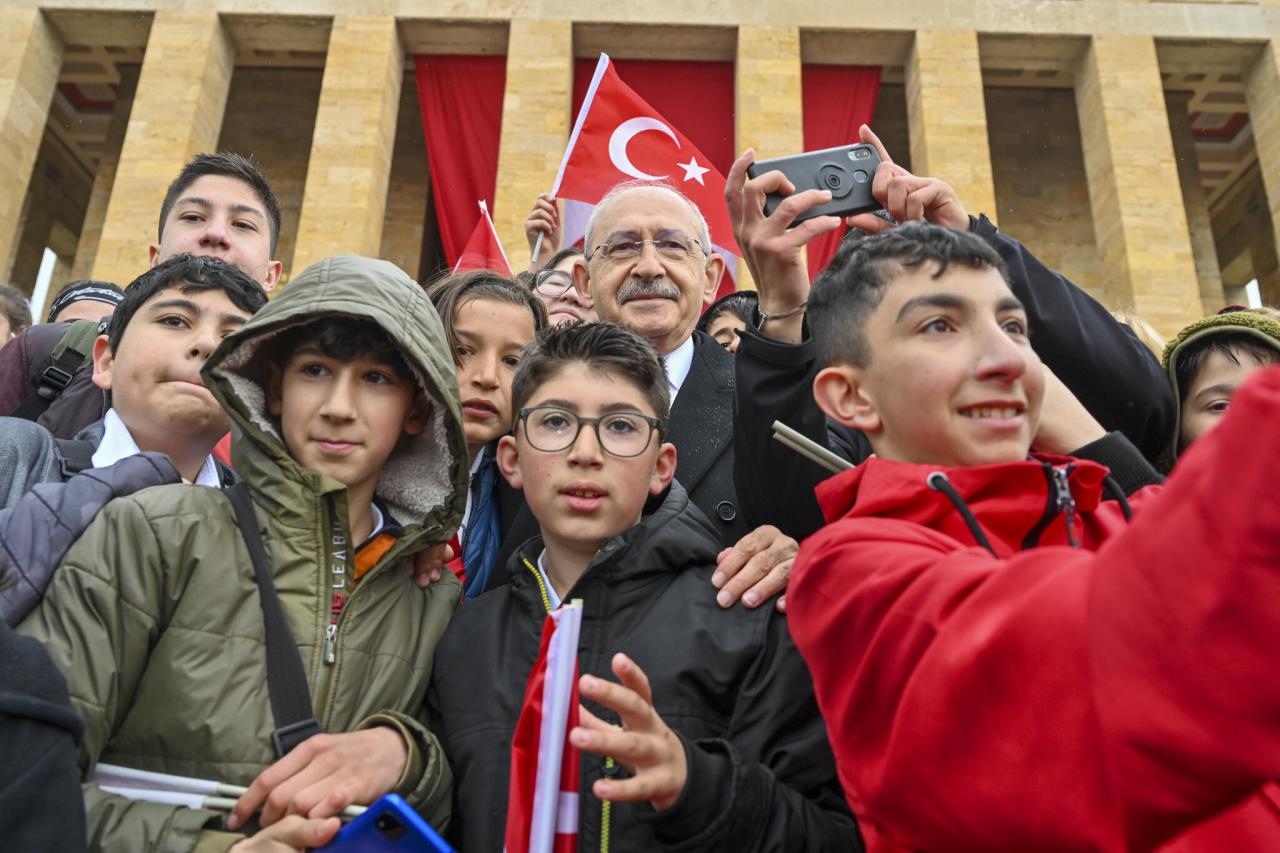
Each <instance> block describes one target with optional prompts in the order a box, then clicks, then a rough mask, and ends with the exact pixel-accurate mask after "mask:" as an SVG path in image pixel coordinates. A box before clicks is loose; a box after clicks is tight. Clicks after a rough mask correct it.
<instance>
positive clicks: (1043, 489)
mask: <svg viewBox="0 0 1280 853" xmlns="http://www.w3.org/2000/svg"><path fill="white" fill-rule="evenodd" d="M1055 468H1056V469H1060V470H1061V469H1065V470H1066V471H1067V480H1068V483H1069V485H1070V488H1071V496H1072V498H1074V500H1075V503H1076V507H1075V509H1076V512H1077V513H1086V514H1087V513H1092V512H1093V511H1094V510H1096V509H1097V508H1098V503H1099V501H1100V500H1101V499H1102V484H1103V481H1104V480H1105V479H1106V477H1107V474H1108V471H1107V469H1106V468H1105V467H1104V466H1102V465H1099V464H1098V463H1096V462H1090V461H1088V460H1084V459H1075V458H1072V457H1067V456H1047V455H1041V454H1033V455H1032V456H1031V458H1029V459H1027V460H1025V461H1023V462H1004V463H1000V464H996V465H974V466H971V467H964V468H947V467H943V466H939V465H917V464H914V463H909V462H891V461H888V460H885V459H878V458H876V457H872V458H870V459H868V460H867V461H865V462H863V463H862V464H861V465H858V466H857V467H856V468H852V469H850V470H848V471H845V472H843V473H840V474H837V475H836V476H834V477H831V478H830V479H828V480H825V481H823V482H822V483H820V484H819V485H818V487H817V489H816V493H817V496H818V503H819V505H820V506H821V507H822V511H823V514H824V515H825V516H826V519H827V523H828V524H830V523H832V522H835V521H837V520H839V519H853V518H867V517H873V518H882V519H883V518H891V519H897V520H900V521H909V522H913V523H915V524H919V525H922V526H924V527H928V528H931V529H933V530H937V531H939V532H941V533H945V534H947V535H949V536H951V537H953V538H955V539H958V540H960V541H962V542H974V543H975V544H977V543H976V542H975V537H974V535H973V533H972V532H971V531H970V530H969V527H968V525H967V524H966V523H965V520H964V518H963V516H962V515H961V514H960V512H959V510H958V509H957V507H956V505H955V504H954V503H953V502H952V501H951V499H950V498H948V497H947V495H945V494H944V493H942V492H941V491H938V490H936V489H934V488H932V487H930V485H929V476H930V475H931V474H934V473H936V472H941V473H943V474H945V475H946V477H947V480H948V481H949V482H950V483H951V485H952V486H953V487H954V489H955V491H956V492H957V493H958V494H959V496H960V498H961V499H962V500H963V501H964V503H965V504H966V505H967V506H968V508H969V509H970V510H971V511H972V512H973V514H974V516H975V517H976V518H977V519H978V521H979V523H980V524H981V526H982V529H983V530H984V532H985V533H986V535H987V537H988V539H990V540H991V544H992V545H993V546H994V547H995V548H996V550H997V552H1000V553H1001V555H1002V556H1003V555H1004V554H1005V553H1006V552H1008V553H1014V552H1017V551H1019V550H1021V549H1022V548H1023V547H1024V540H1025V539H1026V537H1027V536H1028V534H1030V533H1031V532H1032V531H1033V530H1034V529H1035V528H1036V526H1037V525H1039V524H1040V523H1041V521H1042V520H1043V518H1044V516H1045V512H1046V506H1047V504H1048V502H1049V501H1050V500H1051V499H1053V498H1054V497H1055V494H1054V490H1053V487H1052V486H1051V482H1050V478H1051V476H1052V473H1051V472H1052V470H1053V469H1055ZM1059 515H1060V514H1059ZM1053 526H1054V527H1056V528H1057V529H1058V530H1059V531H1061V530H1063V529H1064V528H1063V523H1062V521H1061V519H1060V518H1058V519H1057V520H1056V523H1055V524H1054V525H1053ZM1046 541H1061V539H1060V537H1054V539H1053V540H1046ZM1002 546H1003V547H1002Z"/></svg>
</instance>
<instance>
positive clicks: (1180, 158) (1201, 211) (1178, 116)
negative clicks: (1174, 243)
mask: <svg viewBox="0 0 1280 853" xmlns="http://www.w3.org/2000/svg"><path fill="white" fill-rule="evenodd" d="M1165 100H1166V107H1167V109H1168V112H1169V131H1170V133H1171V134H1172V137H1173V155H1174V158H1175V160H1176V161H1177V167H1178V183H1179V185H1180V187H1181V189H1182V201H1183V205H1184V207H1185V208H1186V214H1187V231H1188V234H1189V236H1190V238H1191V251H1192V253H1193V254H1194V256H1195V263H1196V280H1197V282H1199V285H1200V304H1201V307H1203V309H1204V312H1205V313H1206V314H1207V313H1209V312H1210V311H1217V310H1218V309H1219V308H1221V307H1222V306H1223V305H1225V304H1226V301H1225V299H1224V297H1223V294H1222V270H1221V268H1220V267H1219V266H1218V248H1217V246H1216V245H1215V244H1214V240H1213V223H1212V222H1211V221H1210V220H1209V199H1208V197H1207V196H1206V195H1205V191H1204V185H1203V184H1202V183H1200V161H1199V159H1198V158H1197V157H1196V140H1195V137H1194V136H1192V134H1191V116H1190V114H1189V112H1188V110H1187V107H1188V104H1189V102H1190V100H1191V95H1190V93H1187V92H1169V93H1167V94H1166V95H1165Z"/></svg>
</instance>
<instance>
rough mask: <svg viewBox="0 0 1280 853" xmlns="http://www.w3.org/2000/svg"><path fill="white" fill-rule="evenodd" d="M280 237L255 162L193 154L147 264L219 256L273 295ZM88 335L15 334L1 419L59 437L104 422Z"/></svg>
mask: <svg viewBox="0 0 1280 853" xmlns="http://www.w3.org/2000/svg"><path fill="white" fill-rule="evenodd" d="M279 237H280V205H279V202H277V200H276V196H275V193H274V192H272V190H271V185H270V184H269V183H268V182H267V179H266V177H264V176H263V174H262V172H261V171H259V170H258V167H257V166H256V165H255V164H254V163H253V161H252V160H250V159H249V158H247V157H242V156H241V155H239V154H234V153H231V152H226V151H222V152H218V153H216V154H197V155H196V156H195V157H193V158H192V159H191V161H190V162H188V163H187V164H186V165H185V166H183V168H182V171H181V172H179V173H178V175H177V177H175V178H174V180H173V182H172V183H171V184H170V185H169V189H168V191H167V192H166V193H165V198H164V202H163V203H162V204H161V206H160V217H159V226H158V242H155V243H152V244H150V245H149V247H148V248H147V253H148V257H149V260H150V264H149V265H150V266H152V267H154V266H156V265H158V264H161V263H163V262H165V261H167V260H169V259H170V258H172V257H173V256H175V255H180V254H191V255H207V256H209V257H216V258H219V259H221V260H223V261H226V262H227V263H228V264H230V265H231V266H233V267H235V268H236V269H238V270H241V271H242V272H244V273H245V274H246V275H248V276H249V277H250V278H252V279H253V280H254V281H256V282H258V284H259V285H260V286H261V287H262V289H263V290H264V291H267V292H270V291H271V290H272V289H273V288H274V287H275V286H276V285H277V284H278V283H279V281H280V273H281V270H282V266H281V264H280V261H278V260H274V255H275V252H276V246H277V243H278V241H279ZM138 257H139V260H141V258H142V247H141V246H139V253H138ZM139 266H141V263H139ZM93 337H94V332H93V326H92V325H91V324H90V321H80V322H75V323H60V324H58V325H56V326H55V325H53V324H44V325H41V326H36V327H34V328H32V329H29V330H28V331H26V332H24V333H23V334H22V335H20V336H19V337H18V339H17V340H16V341H15V343H14V346H13V347H12V348H9V349H7V350H5V351H4V352H3V354H0V414H3V415H11V416H15V417H21V418H25V419H26V420H32V421H37V422H38V423H40V424H41V425H42V426H44V427H46V428H47V429H48V430H49V431H50V432H52V433H53V434H54V435H55V436H57V437H58V438H71V437H72V436H73V435H75V434H76V433H77V432H79V431H80V430H82V429H84V428H85V427H86V426H88V425H89V424H91V423H93V422H95V421H97V420H99V419H101V418H102V416H103V415H104V414H105V413H106V400H105V397H104V396H103V395H102V394H101V392H98V391H97V389H95V388H94V387H93V385H92V383H90V382H89V375H90V373H89V369H88V368H89V366H90V358H91V354H90V352H89V348H90V345H91V343H92V340H93ZM0 343H2V341H0Z"/></svg>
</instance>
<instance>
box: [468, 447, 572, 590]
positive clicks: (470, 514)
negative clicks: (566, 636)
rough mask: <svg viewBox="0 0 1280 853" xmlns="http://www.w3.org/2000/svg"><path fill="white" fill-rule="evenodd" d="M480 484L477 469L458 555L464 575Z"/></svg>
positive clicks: (469, 495)
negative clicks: (465, 527)
mask: <svg viewBox="0 0 1280 853" xmlns="http://www.w3.org/2000/svg"><path fill="white" fill-rule="evenodd" d="M481 452H482V453H483V452H484V451H481ZM479 484H480V471H479V469H477V470H476V472H475V473H474V474H472V475H471V483H470V485H469V486H468V487H467V503H468V505H469V506H470V509H471V511H470V512H468V513H467V529H466V530H464V531H462V539H461V540H460V541H459V542H458V551H459V552H460V553H459V554H458V559H460V560H462V571H463V573H464V574H465V573H466V571H467V561H466V557H465V556H464V555H465V554H466V553H467V542H469V541H471V531H472V530H474V529H475V523H474V522H475V515H476V504H477V503H478V502H479V500H480V491H479V489H477V488H476V486H478V485H479ZM526 565H527V561H526ZM534 574H535V575H537V574H538V573H537V572H536V571H535V572H534ZM543 600H544V601H545V600H546V594H545V592H544V594H543ZM547 612H548V613H550V612H551V611H550V610H548V611H547Z"/></svg>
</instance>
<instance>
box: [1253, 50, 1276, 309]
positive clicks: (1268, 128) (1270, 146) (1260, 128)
mask: <svg viewBox="0 0 1280 853" xmlns="http://www.w3.org/2000/svg"><path fill="white" fill-rule="evenodd" d="M1278 93H1280V42H1277V40H1276V39H1272V40H1270V41H1269V42H1267V43H1266V45H1265V46H1264V47H1263V49H1262V54H1261V55H1260V56H1259V57H1258V59H1257V61H1256V62H1255V63H1254V65H1253V69H1252V70H1251V71H1250V73H1249V81H1248V86H1247V88H1246V89H1245V95H1246V97H1247V99H1248V102H1249V122H1250V123H1251V124H1252V125H1253V142H1254V145H1255V146H1257V149H1258V166H1259V169H1260V171H1261V172H1262V186H1263V188H1264V189H1265V190H1266V194H1267V207H1268V209H1270V211H1271V231H1272V234H1273V235H1274V238H1275V248H1276V250H1277V251H1280V95H1278ZM1258 288H1259V290H1260V291H1262V299H1263V301H1264V302H1268V303H1270V304H1275V303H1276V302H1277V300H1280V276H1276V275H1275V274H1270V275H1267V276H1266V277H1265V278H1264V277H1263V276H1262V275H1261V274H1259V277H1258Z"/></svg>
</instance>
